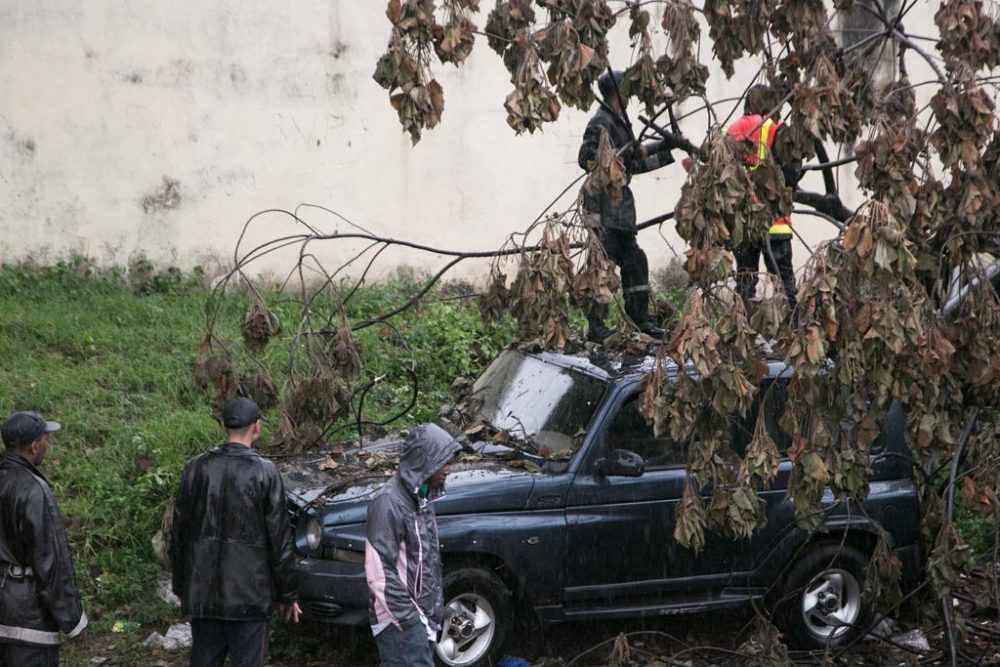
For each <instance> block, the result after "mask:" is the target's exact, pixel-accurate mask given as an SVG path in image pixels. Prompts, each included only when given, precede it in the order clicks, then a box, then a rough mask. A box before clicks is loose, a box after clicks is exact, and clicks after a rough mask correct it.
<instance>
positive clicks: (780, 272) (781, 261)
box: [736, 235, 796, 312]
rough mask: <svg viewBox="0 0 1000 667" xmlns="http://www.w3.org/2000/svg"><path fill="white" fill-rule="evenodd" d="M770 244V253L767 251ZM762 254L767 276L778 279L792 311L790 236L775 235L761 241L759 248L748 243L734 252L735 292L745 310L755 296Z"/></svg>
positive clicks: (794, 302) (793, 285)
mask: <svg viewBox="0 0 1000 667" xmlns="http://www.w3.org/2000/svg"><path fill="white" fill-rule="evenodd" d="M768 245H770V250H771V252H768ZM762 253H763V255H764V265H765V266H766V267H767V271H768V273H771V274H774V275H777V276H778V278H780V279H781V286H782V288H783V289H784V291H785V296H786V297H788V307H789V308H790V309H791V310H792V312H795V306H796V301H795V269H794V268H793V267H792V237H791V236H776V235H772V236H771V237H770V243H768V239H765V240H764V243H763V244H762V245H751V244H747V245H745V246H744V247H743V248H741V249H740V250H739V251H737V253H736V292H737V294H739V295H740V298H741V299H743V305H744V307H746V308H747V309H748V310H749V308H750V299H751V298H753V297H754V296H755V295H756V294H757V272H758V271H759V270H760V256H761V254H762Z"/></svg>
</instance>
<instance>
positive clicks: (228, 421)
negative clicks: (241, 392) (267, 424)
mask: <svg viewBox="0 0 1000 667" xmlns="http://www.w3.org/2000/svg"><path fill="white" fill-rule="evenodd" d="M260 418H261V414H260V408H258V407H257V404H256V403H254V402H253V401H251V400H250V399H249V398H243V397H242V396H237V397H236V398H234V399H233V400H231V401H229V402H228V403H226V406H225V407H224V408H222V425H223V426H225V427H226V428H227V429H229V430H230V431H238V430H239V429H241V428H246V427H247V426H250V424H253V423H254V422H255V421H257V420H258V419H260Z"/></svg>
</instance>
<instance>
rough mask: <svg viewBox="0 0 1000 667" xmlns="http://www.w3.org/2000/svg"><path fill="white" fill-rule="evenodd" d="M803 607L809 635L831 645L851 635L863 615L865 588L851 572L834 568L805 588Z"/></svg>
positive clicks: (803, 616)
mask: <svg viewBox="0 0 1000 667" xmlns="http://www.w3.org/2000/svg"><path fill="white" fill-rule="evenodd" d="M801 606H802V618H803V620H804V621H805V624H806V627H807V628H808V629H809V632H811V633H812V634H813V636H815V637H816V638H818V639H820V640H822V641H824V642H825V641H829V640H830V639H833V638H836V637H839V636H841V635H842V634H844V633H845V632H847V631H848V630H849V629H850V627H851V625H853V624H854V623H855V622H856V621H857V620H858V616H860V615H861V586H860V585H859V584H858V580H857V578H855V576H854V575H853V574H851V573H850V572H848V571H847V570H843V569H840V568H830V569H829V570H826V571H825V572H823V573H822V574H820V575H819V576H817V577H816V578H814V579H813V580H812V581H810V582H809V584H808V585H807V586H806V587H805V589H804V590H803V592H802V605H801Z"/></svg>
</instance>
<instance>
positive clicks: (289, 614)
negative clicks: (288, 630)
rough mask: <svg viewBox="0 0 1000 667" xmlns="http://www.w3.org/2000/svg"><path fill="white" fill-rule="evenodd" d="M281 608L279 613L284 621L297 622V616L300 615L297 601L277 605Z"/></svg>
mask: <svg viewBox="0 0 1000 667" xmlns="http://www.w3.org/2000/svg"><path fill="white" fill-rule="evenodd" d="M278 607H279V608H280V609H281V615H282V616H283V617H284V618H285V620H286V621H288V622H290V623H298V622H299V617H300V616H301V615H302V608H301V607H299V603H298V602H293V603H292V604H281V605H278Z"/></svg>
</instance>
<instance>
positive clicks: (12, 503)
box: [0, 412, 87, 667]
mask: <svg viewBox="0 0 1000 667" xmlns="http://www.w3.org/2000/svg"><path fill="white" fill-rule="evenodd" d="M59 428H60V427H59V424H58V423H56V422H50V421H45V419H44V418H43V417H42V416H41V415H40V414H38V413H37V412H15V413H14V414H12V415H11V416H10V417H8V418H7V420H6V421H4V423H3V426H2V427H0V432H2V437H3V444H4V453H3V458H2V459H0V667H50V666H52V665H58V664H59V641H60V636H59V633H60V632H62V633H64V634H65V635H66V637H67V638H69V639H73V638H74V637H77V636H79V635H80V634H81V633H82V632H83V631H84V630H85V629H86V627H87V615H86V614H85V613H83V607H82V605H81V604H80V593H79V591H78V590H77V588H76V580H75V578H74V575H73V559H72V557H71V556H70V553H69V541H68V540H67V539H66V529H65V527H64V526H63V520H62V515H61V514H60V513H59V507H58V506H57V505H56V501H55V498H53V497H52V488H51V487H50V486H49V483H48V480H46V479H45V477H44V476H43V475H42V473H41V472H39V471H38V468H37V466H38V465H39V464H41V462H42V460H43V459H44V458H45V451H46V449H47V447H48V440H49V433H52V432H54V431H58V430H59Z"/></svg>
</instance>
